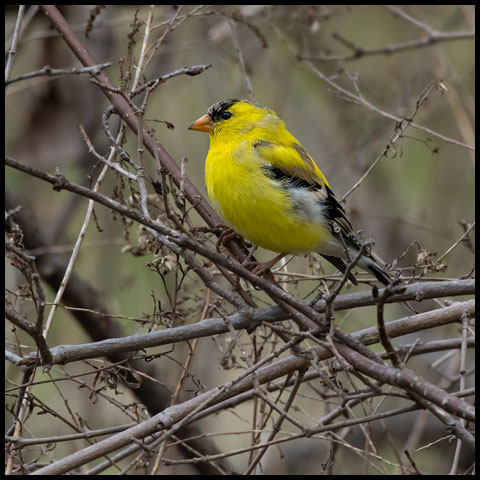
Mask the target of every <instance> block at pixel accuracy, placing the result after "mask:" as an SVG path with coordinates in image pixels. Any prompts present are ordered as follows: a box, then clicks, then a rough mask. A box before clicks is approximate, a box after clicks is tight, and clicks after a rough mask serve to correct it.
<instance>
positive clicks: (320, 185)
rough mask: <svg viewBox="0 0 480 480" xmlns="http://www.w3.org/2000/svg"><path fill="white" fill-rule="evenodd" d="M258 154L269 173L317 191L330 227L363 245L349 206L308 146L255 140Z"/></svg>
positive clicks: (286, 182)
mask: <svg viewBox="0 0 480 480" xmlns="http://www.w3.org/2000/svg"><path fill="white" fill-rule="evenodd" d="M254 148H255V150H256V153H257V155H259V156H260V157H261V159H262V160H263V161H264V164H263V165H262V171H263V173H264V174H265V175H267V176H269V177H270V178H273V179H275V180H278V181H281V182H282V183H283V184H284V185H285V187H286V188H305V189H309V190H311V191H312V192H314V194H315V196H316V197H317V199H318V201H319V202H321V203H322V204H323V206H324V207H325V214H326V216H327V219H328V222H329V227H330V230H331V231H332V233H333V234H334V235H335V236H339V235H341V236H342V237H343V239H344V241H345V243H346V245H350V246H354V247H356V248H358V247H359V246H360V244H359V242H358V239H357V238H356V236H355V233H354V231H353V228H352V225H351V223H350V220H349V219H348V217H347V214H346V213H345V210H344V209H343V207H342V206H341V205H340V203H339V202H338V200H337V199H336V198H335V195H334V194H333V192H332V190H331V189H330V186H329V185H328V182H327V180H326V178H325V177H324V176H323V174H322V172H321V171H320V170H319V168H318V167H317V166H316V164H315V162H314V161H313V160H312V158H311V157H310V155H308V153H307V152H306V151H305V150H304V148H303V147H302V146H301V145H300V144H298V143H294V144H293V145H292V146H291V147H290V146H287V145H279V144H275V143H272V142H266V141H264V140H257V141H256V142H255V143H254Z"/></svg>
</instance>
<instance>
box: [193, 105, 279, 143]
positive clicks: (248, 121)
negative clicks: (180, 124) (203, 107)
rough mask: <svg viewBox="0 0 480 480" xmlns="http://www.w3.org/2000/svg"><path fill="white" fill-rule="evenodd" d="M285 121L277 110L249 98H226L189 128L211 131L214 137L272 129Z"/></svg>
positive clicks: (241, 134) (242, 134)
mask: <svg viewBox="0 0 480 480" xmlns="http://www.w3.org/2000/svg"><path fill="white" fill-rule="evenodd" d="M280 124H283V122H282V121H281V120H280V119H279V118H278V117H277V115H276V114H275V112H273V111H272V110H269V109H268V108H264V107H259V106H257V105H255V104H253V103H251V102H249V101H247V100H236V99H230V100H224V101H221V102H218V103H215V104H213V105H212V106H211V107H210V108H209V109H208V110H207V113H206V114H205V115H203V116H201V117H200V118H199V119H198V120H196V121H195V122H193V123H192V124H191V125H190V126H189V127H188V128H189V129H190V130H197V131H199V132H207V133H210V134H211V136H212V138H214V137H217V138H218V137H224V136H228V137H230V136H232V135H240V136H244V135H248V134H251V133H253V132H255V134H257V133H258V130H259V129H267V128H268V129H272V128H275V127H278V126H280Z"/></svg>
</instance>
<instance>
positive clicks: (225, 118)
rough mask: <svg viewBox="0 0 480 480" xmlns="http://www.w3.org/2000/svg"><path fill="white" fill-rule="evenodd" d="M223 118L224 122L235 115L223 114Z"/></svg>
mask: <svg viewBox="0 0 480 480" xmlns="http://www.w3.org/2000/svg"><path fill="white" fill-rule="evenodd" d="M221 116H222V120H228V119H229V118H232V117H233V115H232V114H231V113H230V112H223V113H222V115H221Z"/></svg>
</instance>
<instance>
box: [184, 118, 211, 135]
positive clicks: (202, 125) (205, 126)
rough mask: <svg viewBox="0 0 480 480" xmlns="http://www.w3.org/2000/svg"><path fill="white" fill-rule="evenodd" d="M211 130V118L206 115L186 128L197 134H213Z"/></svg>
mask: <svg viewBox="0 0 480 480" xmlns="http://www.w3.org/2000/svg"><path fill="white" fill-rule="evenodd" d="M213 128H214V125H213V122H212V117H211V116H210V115H208V114H207V113H206V114H205V115H203V116H201V117H200V118H199V119H198V120H195V122H193V123H192V124H191V125H190V126H189V127H188V129H189V130H197V132H207V133H211V132H213Z"/></svg>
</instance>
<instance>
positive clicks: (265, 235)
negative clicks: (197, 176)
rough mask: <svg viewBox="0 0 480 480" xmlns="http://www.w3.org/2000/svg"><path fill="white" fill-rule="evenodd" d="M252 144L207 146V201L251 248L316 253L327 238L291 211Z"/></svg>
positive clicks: (283, 192)
mask: <svg viewBox="0 0 480 480" xmlns="http://www.w3.org/2000/svg"><path fill="white" fill-rule="evenodd" d="M263 164H264V161H263V160H262V159H261V158H260V157H259V156H258V155H257V154H256V152H255V148H254V146H253V142H251V141H244V142H240V143H236V142H235V143H234V142H229V141H226V140H225V138H224V139H222V141H221V142H215V141H211V145H210V150H209V153H208V156H207V159H206V165H205V182H206V185H207V191H208V196H209V198H210V201H211V203H212V205H213V207H214V208H215V210H216V211H217V213H218V214H219V215H220V216H222V217H223V218H224V219H225V220H226V221H227V222H228V223H229V224H230V225H231V226H232V227H233V229H234V230H235V231H236V232H238V233H239V234H240V235H242V236H243V237H245V238H247V239H248V240H250V241H251V242H253V243H254V244H256V245H258V246H260V247H263V248H266V249H268V250H272V251H274V252H286V253H308V252H312V251H315V250H316V249H317V248H318V246H319V245H321V244H323V243H324V242H326V241H327V240H328V238H329V236H330V233H329V230H328V229H327V228H325V225H323V224H321V223H319V222H313V221H308V219H305V215H303V216H302V215H300V214H299V212H298V211H296V208H295V202H294V201H293V200H292V196H291V194H290V193H289V192H288V191H287V190H286V189H285V188H282V187H281V186H280V185H279V184H278V182H275V181H274V180H272V179H271V178H269V177H268V176H267V175H265V173H264V172H263V171H262V168H261V167H262V165H263Z"/></svg>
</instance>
